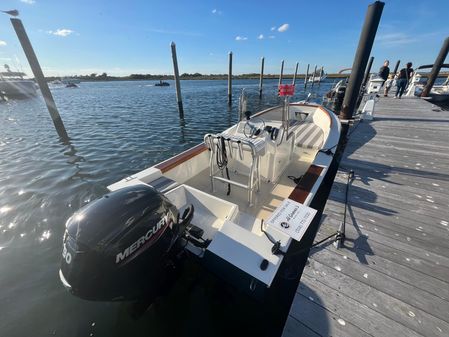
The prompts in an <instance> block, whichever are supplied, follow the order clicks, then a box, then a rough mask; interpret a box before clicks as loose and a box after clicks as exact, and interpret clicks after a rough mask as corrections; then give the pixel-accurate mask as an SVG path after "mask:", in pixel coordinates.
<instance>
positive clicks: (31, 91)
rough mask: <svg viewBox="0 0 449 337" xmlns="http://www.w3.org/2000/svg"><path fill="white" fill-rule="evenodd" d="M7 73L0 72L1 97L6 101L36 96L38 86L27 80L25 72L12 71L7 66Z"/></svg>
mask: <svg viewBox="0 0 449 337" xmlns="http://www.w3.org/2000/svg"><path fill="white" fill-rule="evenodd" d="M5 68H6V71H4V72H0V95H1V96H2V98H4V99H9V98H28V97H34V96H36V94H37V92H36V84H35V83H34V81H32V80H29V79H25V78H24V77H25V76H26V74H25V73H23V72H16V71H11V70H10V68H9V66H8V65H7V64H5Z"/></svg>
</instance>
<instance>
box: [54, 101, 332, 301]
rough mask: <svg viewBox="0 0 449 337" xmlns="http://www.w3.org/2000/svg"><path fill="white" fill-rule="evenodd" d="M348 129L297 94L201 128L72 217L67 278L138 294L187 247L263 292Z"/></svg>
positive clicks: (83, 287)
mask: <svg viewBox="0 0 449 337" xmlns="http://www.w3.org/2000/svg"><path fill="white" fill-rule="evenodd" d="M339 137H340V122H339V120H338V118H337V117H336V115H335V114H334V113H332V112H331V111H330V110H327V109H326V108H324V107H322V106H319V105H313V104H300V103H290V104H288V105H285V106H277V107H273V108H269V109H266V110H263V111H261V112H259V113H256V114H255V115H254V116H252V117H251V119H249V120H246V119H245V118H243V117H242V116H241V118H240V122H238V123H237V124H236V125H234V126H232V127H230V128H229V129H227V130H225V131H223V132H221V133H218V134H206V135H204V142H203V143H201V144H198V145H197V146H194V147H192V148H190V149H189V150H187V151H185V152H183V153H180V154H178V155H176V156H174V157H172V158H169V159H167V160H165V161H163V162H161V163H158V164H156V165H154V166H152V167H149V168H147V169H145V170H143V171H141V172H138V173H136V174H133V175H131V176H129V177H126V178H124V179H122V180H120V181H118V182H116V183H114V184H112V185H110V186H108V189H109V191H110V193H109V194H107V195H105V196H104V197H102V198H101V199H98V200H96V201H94V202H92V203H90V204H89V205H87V206H85V207H83V208H82V209H81V210H79V211H78V212H76V213H75V214H74V215H73V216H72V217H71V218H70V219H69V220H68V221H67V223H66V233H65V235H64V249H63V258H62V261H61V269H60V278H61V280H62V283H63V284H64V285H65V286H66V288H67V289H69V290H70V292H72V293H73V294H74V295H76V296H79V297H81V298H85V299H89V300H104V301H112V300H132V299H136V298H140V297H141V296H142V294H143V293H144V292H145V291H147V293H148V292H150V293H152V294H153V293H157V288H158V286H159V285H160V283H164V284H166V283H167V278H168V277H167V276H166V275H167V274H168V271H167V268H169V269H170V268H175V267H174V266H177V265H178V264H179V263H181V262H180V259H181V257H182V256H184V258H186V256H187V258H189V259H194V260H195V261H197V262H198V263H199V264H201V265H202V266H203V267H204V268H206V269H207V270H209V271H211V272H213V273H214V274H216V275H218V276H219V277H220V278H222V279H223V280H225V281H227V282H229V283H230V284H232V285H234V286H236V287H238V288H239V289H243V290H245V291H246V292H248V293H250V294H252V295H254V296H256V294H260V293H261V292H264V291H266V290H267V289H269V288H270V287H271V286H272V284H273V282H274V280H275V279H276V278H277V277H278V276H279V275H278V271H279V269H280V266H281V263H282V262H283V261H284V259H287V258H288V257H289V254H292V251H291V250H289V248H290V247H291V246H292V242H293V241H301V239H302V236H303V234H304V233H305V231H306V230H307V228H308V226H309V224H310V223H311V221H312V219H313V218H314V216H315V211H314V210H313V209H311V208H309V207H308V206H309V205H310V203H311V201H312V200H313V198H314V197H315V196H316V195H317V192H318V189H319V187H320V186H321V185H322V184H323V179H324V177H325V176H326V173H327V172H328V169H329V166H330V165H331V162H332V161H333V155H334V153H335V151H336V148H337V145H338V142H339ZM292 247H294V245H293V246H292ZM296 253H298V252H296ZM293 254H295V252H293ZM288 261H291V260H288ZM290 263H291V262H290ZM170 270H171V269H170ZM298 277H299V275H298ZM144 287H145V288H146V289H148V288H150V290H142V289H143V288H144Z"/></svg>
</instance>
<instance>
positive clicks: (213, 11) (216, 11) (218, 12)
mask: <svg viewBox="0 0 449 337" xmlns="http://www.w3.org/2000/svg"><path fill="white" fill-rule="evenodd" d="M221 13H222V11H220V10H218V9H216V8H214V9H213V10H212V14H216V15H221Z"/></svg>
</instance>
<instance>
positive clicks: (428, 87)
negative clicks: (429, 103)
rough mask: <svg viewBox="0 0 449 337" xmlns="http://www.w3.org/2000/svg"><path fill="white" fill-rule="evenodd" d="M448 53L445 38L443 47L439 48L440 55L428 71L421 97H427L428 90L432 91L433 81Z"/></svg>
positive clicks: (447, 39)
mask: <svg viewBox="0 0 449 337" xmlns="http://www.w3.org/2000/svg"><path fill="white" fill-rule="evenodd" d="M448 52H449V37H447V38H446V39H445V40H444V42H443V45H442V46H441V49H440V53H439V54H438V56H437V58H436V60H435V62H434V63H433V67H432V70H431V71H430V75H429V79H428V80H427V84H426V86H425V87H424V89H423V91H422V94H421V97H427V96H429V93H430V90H432V87H433V85H434V84H435V80H436V79H437V76H438V73H439V72H440V69H441V66H442V65H443V63H444V60H445V59H446V56H447V54H448Z"/></svg>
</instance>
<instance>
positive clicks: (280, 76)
mask: <svg viewBox="0 0 449 337" xmlns="http://www.w3.org/2000/svg"><path fill="white" fill-rule="evenodd" d="M283 76H284V60H282V62H281V72H280V74H279V85H281V84H282V78H283ZM279 85H278V87H279Z"/></svg>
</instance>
